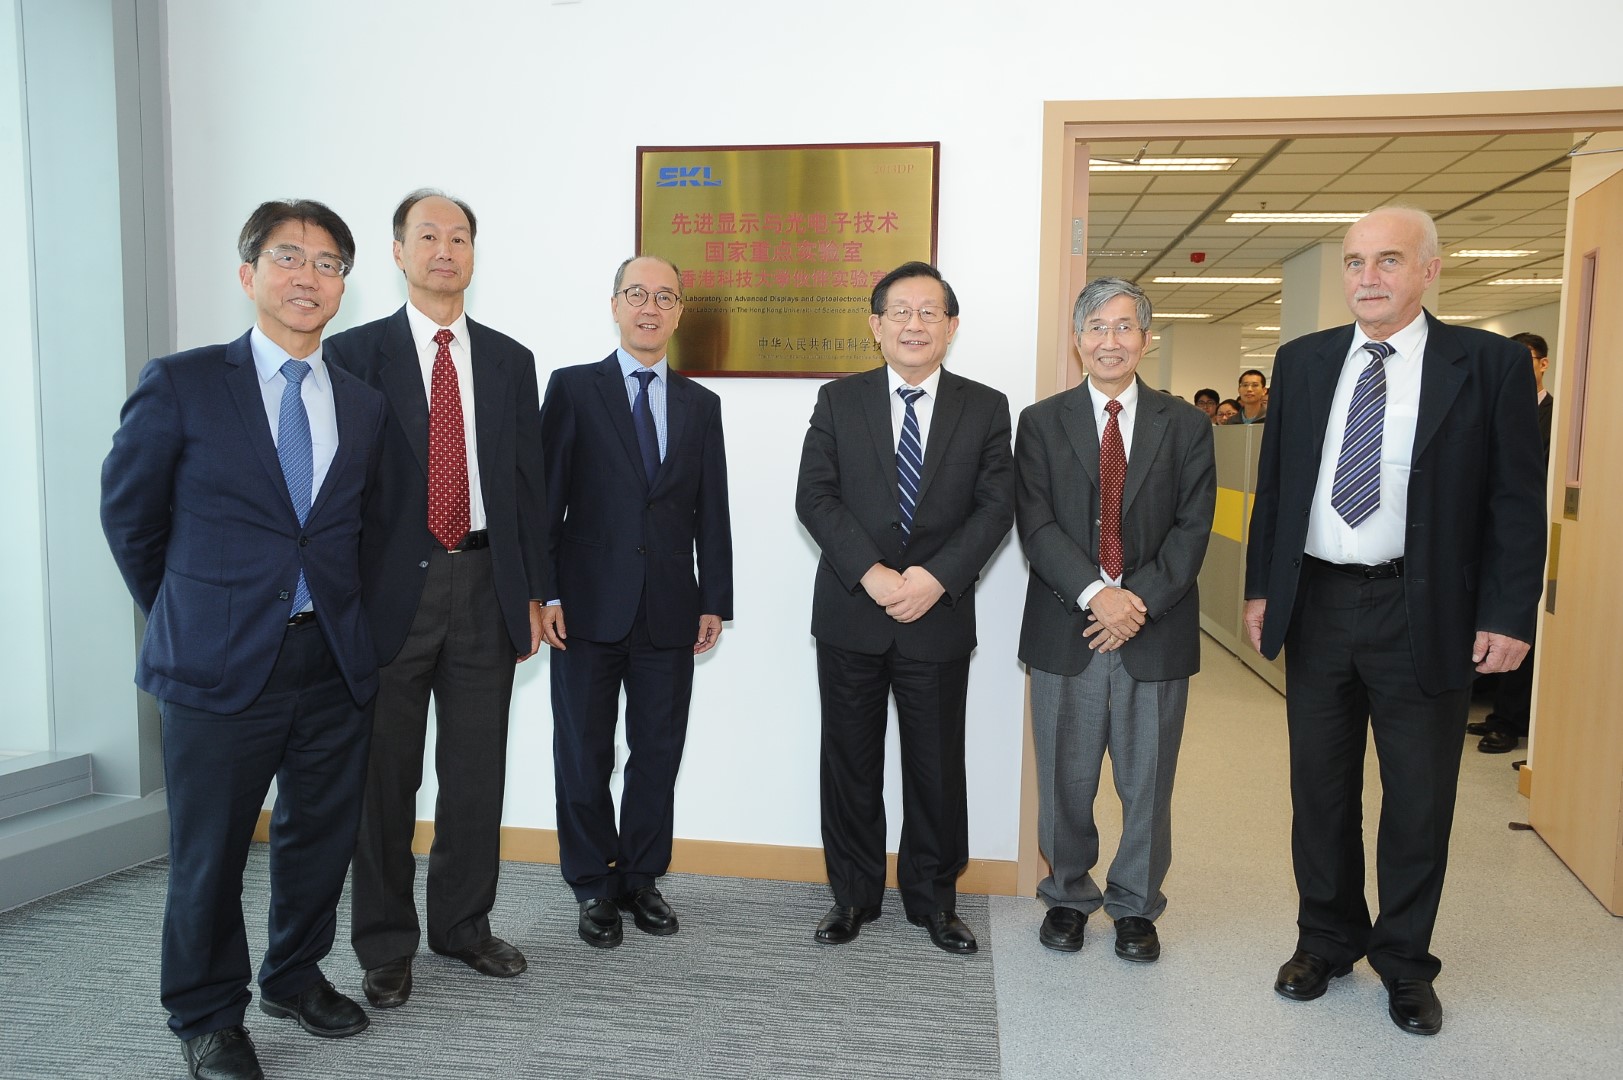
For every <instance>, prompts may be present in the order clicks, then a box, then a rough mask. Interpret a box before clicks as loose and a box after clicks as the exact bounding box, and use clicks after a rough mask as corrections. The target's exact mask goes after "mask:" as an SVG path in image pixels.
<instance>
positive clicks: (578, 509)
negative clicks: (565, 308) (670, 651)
mask: <svg viewBox="0 0 1623 1080" xmlns="http://www.w3.org/2000/svg"><path fill="white" fill-rule="evenodd" d="M669 374H670V378H669V379H668V380H667V383H666V395H665V428H666V438H665V460H664V461H663V462H662V463H661V464H660V467H659V473H658V474H657V475H656V476H655V477H654V483H653V486H652V487H650V486H649V484H648V479H647V476H646V474H645V473H644V472H643V465H642V454H641V452H640V451H639V450H638V449H637V433H636V430H635V429H634V428H633V427H632V426H631V406H630V404H629V402H628V401H627V400H626V390H625V378H624V376H623V375H622V374H621V372H620V362H619V361H618V360H617V359H616V358H615V354H614V353H610V354H609V355H608V357H607V358H605V359H603V360H600V361H598V362H597V363H595V364H579V365H576V366H574V367H567V368H560V369H558V370H557V371H554V372H553V373H552V381H551V382H550V383H548V384H547V396H546V400H545V402H543V404H542V406H541V435H542V440H543V442H544V443H545V445H546V456H547V511H548V516H549V525H550V530H549V532H548V536H549V538H550V541H551V546H550V552H551V558H552V560H553V563H552V565H553V566H554V568H555V571H554V572H555V574H556V580H557V582H558V586H557V587H558V591H557V593H556V594H554V595H553V596H550V597H548V599H559V600H562V601H563V606H564V618H565V620H566V625H567V626H568V628H569V636H570V637H577V636H578V637H582V638H585V639H586V640H588V641H603V642H612V641H619V640H621V639H622V638H624V637H625V636H626V635H627V634H629V633H630V632H631V624H632V620H633V619H635V618H636V615H637V607H638V605H639V604H641V603H642V602H643V598H644V596H645V590H646V598H647V604H648V608H647V626H648V635H649V638H650V640H651V641H652V642H653V644H654V645H656V646H658V647H660V648H675V647H676V646H679V645H691V644H693V642H694V641H696V640H697V639H698V632H699V616H700V615H719V616H720V617H721V618H723V619H731V618H732V617H733V540H732V519H731V515H730V514H729V511H728V508H727V448H726V444H725V442H724V440H723V437H722V430H721V399H720V398H719V397H717V396H716V395H715V394H714V393H713V392H712V391H710V390H708V389H706V388H705V387H703V386H700V385H699V384H698V383H696V382H694V381H693V380H691V379H689V378H687V377H686V376H684V375H682V374H680V373H678V372H675V371H672V372H670V373H669ZM695 555H697V559H698V577H697V579H695V577H694V559H695Z"/></svg>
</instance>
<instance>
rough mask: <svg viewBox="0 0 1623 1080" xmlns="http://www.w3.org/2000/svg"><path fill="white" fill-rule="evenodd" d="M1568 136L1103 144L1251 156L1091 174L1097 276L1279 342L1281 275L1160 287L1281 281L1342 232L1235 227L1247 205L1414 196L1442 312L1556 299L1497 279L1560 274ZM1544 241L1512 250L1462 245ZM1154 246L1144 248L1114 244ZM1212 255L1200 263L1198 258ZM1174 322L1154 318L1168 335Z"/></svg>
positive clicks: (1552, 291) (1372, 203) (1252, 347)
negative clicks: (1437, 248) (1308, 252)
mask: <svg viewBox="0 0 1623 1080" xmlns="http://www.w3.org/2000/svg"><path fill="white" fill-rule="evenodd" d="M1571 146H1572V139H1570V138H1568V137H1566V136H1565V135H1553V134H1513V135H1439V136H1414V135H1409V136H1358V137H1350V138H1336V137H1331V138H1295V139H1175V140H1160V141H1154V142H1149V143H1144V142H1141V141H1140V142H1095V143H1090V144H1089V146H1088V152H1089V154H1090V155H1091V156H1092V157H1095V158H1114V159H1122V160H1128V159H1132V158H1133V157H1134V156H1135V155H1138V154H1140V153H1142V154H1143V156H1146V157H1172V156H1179V155H1197V156H1201V157H1234V158H1238V159H1239V160H1238V161H1236V162H1235V164H1234V165H1233V166H1232V167H1231V168H1229V169H1228V170H1227V171H1225V172H1211V173H1194V172H1188V173H1103V172H1093V173H1090V174H1089V179H1088V187H1089V195H1088V222H1087V225H1088V248H1089V251H1090V257H1089V259H1088V272H1089V275H1090V276H1098V275H1101V274H1114V275H1117V276H1120V277H1125V278H1128V279H1130V280H1133V281H1137V282H1138V284H1139V285H1141V286H1142V287H1143V288H1144V289H1145V291H1146V292H1147V293H1149V296H1150V299H1151V301H1152V302H1153V303H1154V305H1155V309H1156V311H1158V312H1160V311H1169V312H1207V313H1209V314H1211V316H1212V318H1210V319H1207V320H1202V322H1204V323H1208V324H1210V323H1235V324H1238V325H1240V326H1241V327H1242V328H1243V329H1242V345H1243V346H1244V348H1243V351H1248V352H1249V351H1265V352H1267V351H1271V350H1272V347H1273V345H1275V344H1276V343H1277V341H1278V334H1277V333H1275V332H1272V331H1259V330H1256V329H1255V327H1257V326H1277V325H1279V306H1278V305H1277V304H1275V303H1274V301H1275V300H1277V299H1278V298H1279V296H1280V287H1279V286H1277V285H1201V284H1177V285H1156V284H1152V283H1151V281H1150V279H1151V278H1153V277H1157V276H1165V275H1170V274H1179V275H1190V274H1196V275H1201V276H1213V277H1259V276H1265V277H1282V276H1283V275H1284V270H1283V264H1284V262H1285V260H1286V259H1287V258H1289V257H1290V256H1291V255H1293V254H1295V253H1296V252H1298V251H1302V250H1304V249H1306V248H1309V247H1312V246H1313V245H1315V244H1319V243H1321V242H1324V241H1339V240H1340V239H1341V236H1342V234H1343V233H1345V232H1346V228H1347V227H1346V226H1345V225H1229V224H1226V223H1225V222H1224V220H1223V219H1224V218H1226V217H1228V215H1229V214H1231V213H1234V212H1235V211H1258V210H1268V211H1276V212H1277V211H1291V210H1316V211H1353V212H1363V211H1368V210H1373V209H1374V208H1375V207H1377V206H1380V205H1382V204H1384V203H1393V202H1397V203H1404V204H1407V205H1410V206H1418V207H1420V208H1421V209H1423V210H1426V211H1429V212H1430V213H1431V214H1432V215H1433V216H1434V217H1435V218H1436V219H1437V231H1438V236H1439V239H1440V240H1441V242H1442V251H1443V272H1442V283H1441V292H1440V295H1439V302H1438V308H1439V310H1438V311H1437V312H1436V314H1438V315H1455V314H1475V315H1480V316H1483V317H1487V316H1492V315H1500V314H1506V313H1509V312H1514V311H1521V310H1523V309H1526V308H1530V307H1537V306H1539V305H1542V304H1549V303H1553V302H1554V301H1556V300H1557V299H1558V298H1559V297H1560V286H1559V285H1557V284H1551V285H1540V286H1502V285H1500V286H1490V285H1487V284H1486V282H1488V281H1491V280H1493V279H1494V278H1500V277H1519V278H1529V277H1538V278H1549V279H1559V278H1560V276H1561V251H1562V245H1563V242H1564V240H1565V230H1566V219H1567V187H1568V180H1569V174H1570V166H1569V159H1568V158H1567V156H1566V154H1567V151H1568V150H1569V149H1570V148H1571ZM1471 248H1498V249H1505V248H1511V249H1533V250H1534V251H1535V252H1536V253H1535V254H1533V255H1529V256H1525V257H1521V258H1512V259H1462V258H1454V257H1451V255H1450V253H1451V252H1453V251H1456V250H1463V249H1471ZM1134 251H1148V252H1149V254H1148V255H1147V256H1146V255H1136V256H1134V255H1114V254H1110V253H1112V252H1134ZM1197 252H1203V253H1204V255H1205V259H1204V261H1202V262H1199V263H1196V262H1194V261H1193V260H1192V259H1191V255H1192V254H1194V253H1197ZM1168 325H1171V323H1170V321H1163V320H1161V319H1159V318H1158V319H1157V320H1156V324H1155V330H1156V331H1157V333H1159V331H1161V330H1162V329H1164V328H1165V327H1166V326H1168Z"/></svg>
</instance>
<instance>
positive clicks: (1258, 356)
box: [1245, 352, 1274, 360]
mask: <svg viewBox="0 0 1623 1080" xmlns="http://www.w3.org/2000/svg"><path fill="white" fill-rule="evenodd" d="M1245 355H1246V356H1247V357H1249V358H1251V359H1253V360H1272V359H1273V358H1274V354H1273V353H1271V352H1248V353H1246V354H1245Z"/></svg>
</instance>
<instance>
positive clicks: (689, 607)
mask: <svg viewBox="0 0 1623 1080" xmlns="http://www.w3.org/2000/svg"><path fill="white" fill-rule="evenodd" d="M610 307H611V310H612V311H613V313H614V321H615V322H616V323H617V324H618V325H619V327H620V347H619V348H618V349H616V350H615V351H614V352H613V353H610V354H609V355H608V356H607V357H605V358H604V359H603V360H600V361H598V362H597V363H595V364H580V365H577V366H574V367H567V368H562V369H560V370H558V371H555V372H553V375H552V381H551V382H550V383H549V384H548V385H547V394H546V399H545V400H544V401H543V402H542V405H541V436H542V441H543V442H544V444H545V448H546V459H547V509H548V515H549V517H550V528H549V530H548V534H547V535H548V541H549V545H550V550H551V553H552V558H553V560H554V567H555V570H554V573H555V577H554V580H556V581H557V583H558V594H557V596H555V597H550V598H549V599H550V600H553V601H556V602H554V603H552V604H550V605H549V606H547V607H546V608H545V609H544V610H543V612H542V635H543V639H544V640H545V641H546V643H547V644H548V645H550V646H552V648H553V650H554V652H553V653H552V719H553V761H554V765H555V767H556V770H557V786H558V852H559V856H560V862H561V863H562V869H563V875H564V880H565V881H567V882H568V883H569V887H570V889H571V890H572V891H573V892H574V894H575V899H576V900H577V901H578V902H579V904H580V924H579V932H580V936H581V938H582V939H583V940H584V941H585V942H586V943H587V944H588V945H591V946H594V947H596V948H612V947H614V946H616V945H618V944H620V941H621V937H622V930H621V923H620V910H621V909H624V910H626V911H629V912H631V915H632V918H633V920H634V921H635V923H636V925H637V928H638V929H640V930H642V931H643V932H644V933H648V934H654V935H658V936H663V935H667V934H674V933H676V931H677V920H676V915H675V913H673V912H672V911H671V908H670V905H668V904H667V903H666V902H665V899H664V897H663V896H661V895H660V891H659V889H658V888H657V887H656V886H655V884H654V883H655V881H656V880H658V878H659V877H660V876H661V875H663V874H664V873H665V871H666V870H667V869H668V868H669V867H670V862H671V828H672V817H673V813H672V810H673V804H674V802H675V791H674V786H675V784H676V771H677V766H678V765H680V764H681V760H682V745H683V742H684V740H685V739H686V736H687V720H688V701H689V698H690V697H691V694H692V690H693V658H694V657H695V656H697V655H699V654H700V653H703V652H708V651H709V650H710V649H712V648H714V647H715V645H716V642H717V640H719V639H720V637H721V624H722V621H723V620H724V619H730V618H732V617H733V544H732V526H731V522H730V519H729V516H728V510H727V454H726V448H725V446H724V444H723V441H722V432H721V400H720V399H719V398H718V397H716V395H715V394H714V393H712V392H711V391H709V390H707V389H705V388H704V387H702V386H700V385H698V384H697V383H695V382H693V381H691V380H689V379H687V378H685V377H684V376H682V375H679V374H677V373H676V372H674V371H671V370H670V369H669V368H668V367H667V365H666V362H665V351H666V346H667V345H668V344H669V343H670V340H671V335H672V334H674V333H675V332H676V326H677V323H678V322H679V321H681V318H682V290H681V279H680V275H679V274H678V273H677V270H676V267H675V266H673V265H671V264H670V263H669V262H666V261H665V260H664V259H660V258H654V257H648V256H643V257H641V258H635V259H627V260H626V261H625V262H623V263H621V264H620V269H619V271H618V272H616V274H615V275H614V295H613V296H612V298H611V299H610ZM695 556H697V562H698V576H697V578H695V576H694V562H695ZM566 613H567V615H566ZM566 618H567V623H566V621H565V620H566ZM622 686H623V687H624V688H625V695H626V745H627V746H628V748H629V749H630V752H631V753H630V758H629V759H628V760H627V762H626V766H625V788H624V791H623V792H622V797H621V800H620V821H619V827H618V828H616V827H615V818H614V803H613V801H612V799H611V798H610V796H609V774H610V773H611V772H612V771H613V769H614V728H615V722H616V719H617V717H618V714H619V697H620V690H621V687H622Z"/></svg>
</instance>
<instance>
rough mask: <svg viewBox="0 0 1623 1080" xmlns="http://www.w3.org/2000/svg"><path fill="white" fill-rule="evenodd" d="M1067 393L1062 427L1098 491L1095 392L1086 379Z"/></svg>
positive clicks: (1090, 481) (1097, 426)
mask: <svg viewBox="0 0 1623 1080" xmlns="http://www.w3.org/2000/svg"><path fill="white" fill-rule="evenodd" d="M1067 393H1068V394H1069V397H1067V398H1066V400H1065V408H1063V409H1061V410H1060V414H1059V422H1060V426H1061V427H1063V428H1064V429H1065V437H1066V438H1067V439H1069V440H1070V443H1071V451H1072V452H1073V453H1075V454H1076V460H1077V463H1078V464H1080V465H1081V466H1082V472H1083V475H1085V476H1086V477H1087V478H1088V483H1090V484H1092V485H1093V489H1094V491H1098V490H1099V422H1098V421H1097V420H1096V419H1094V416H1093V394H1092V393H1091V392H1090V391H1089V390H1088V384H1087V383H1085V382H1084V383H1083V384H1082V385H1080V386H1078V387H1077V388H1076V389H1074V390H1070V391H1067Z"/></svg>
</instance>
